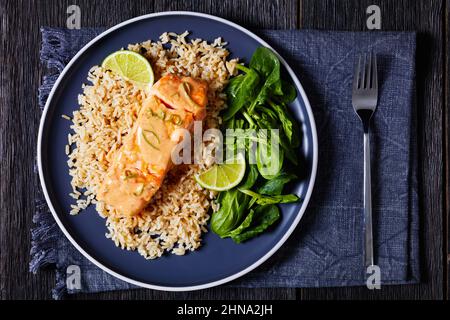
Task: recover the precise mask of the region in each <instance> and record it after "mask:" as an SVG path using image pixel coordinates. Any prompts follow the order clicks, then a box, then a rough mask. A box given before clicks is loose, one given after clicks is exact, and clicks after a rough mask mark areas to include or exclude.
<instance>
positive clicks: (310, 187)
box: [37, 11, 318, 291]
mask: <svg viewBox="0 0 450 320" xmlns="http://www.w3.org/2000/svg"><path fill="white" fill-rule="evenodd" d="M168 15H188V16H197V17H203V18H207V19H211V20H215V21H219V22H221V23H224V24H227V25H230V26H232V27H233V28H236V29H238V30H240V31H242V32H243V33H245V34H247V35H249V36H250V37H252V38H253V39H255V40H256V41H258V42H259V43H261V44H262V45H264V46H266V47H269V48H271V49H272V50H273V48H272V47H271V46H270V45H269V44H268V43H266V42H265V41H264V40H262V39H261V38H260V37H258V36H256V35H255V34H253V33H252V32H250V31H249V30H247V29H245V28H243V27H241V26H239V25H237V24H235V23H233V22H230V21H228V20H225V19H223V18H219V17H216V16H212V15H209V14H204V13H197V12H189V11H166V12H159V13H151V14H147V15H143V16H139V17H136V18H133V19H130V20H127V21H124V22H122V23H119V24H118V25H116V26H114V27H112V28H110V29H108V30H106V31H104V32H103V33H101V34H100V35H98V36H97V37H95V38H94V39H92V40H91V41H90V42H89V43H88V44H86V45H85V46H84V47H83V48H82V49H81V50H80V51H79V52H78V53H77V54H76V55H75V56H74V57H73V58H72V60H70V62H69V63H68V64H67V66H66V67H65V68H64V70H63V71H62V72H61V74H60V75H59V77H58V79H57V80H56V82H55V85H54V86H53V88H52V90H51V91H50V94H49V96H48V99H47V102H46V104H45V108H44V111H43V113H42V118H41V122H40V126H39V135H38V145H37V156H38V157H37V158H38V169H39V177H40V181H41V186H42V189H43V192H44V196H45V199H46V201H47V204H48V205H49V207H50V210H51V212H52V215H53V217H54V218H55V220H56V222H57V224H58V226H59V228H60V229H61V230H62V231H63V233H64V235H65V236H66V237H67V238H68V239H69V241H70V242H71V243H72V244H73V245H74V246H75V248H77V250H78V251H80V252H81V253H82V254H83V255H84V256H85V257H86V258H87V259H89V260H90V261H91V262H92V263H94V264H95V265H96V266H97V267H99V268H101V269H102V270H104V271H106V272H108V273H109V274H111V275H113V276H114V277H116V278H119V279H120V280H123V281H126V282H129V283H131V284H134V285H136V286H140V287H144V288H148V289H155V290H165V291H191V290H200V289H206V288H210V287H214V286H218V285H221V284H224V283H226V282H229V281H232V280H234V279H236V278H239V277H241V276H243V275H244V274H246V273H248V272H250V271H252V270H253V269H255V268H256V267H258V266H259V265H260V264H262V263H263V262H264V261H266V260H267V259H268V258H269V257H271V256H272V255H273V254H274V253H275V252H276V251H277V250H278V249H279V248H280V247H281V246H282V245H283V243H284V242H285V241H286V240H287V239H288V237H289V236H290V235H291V233H292V232H293V231H294V229H295V227H296V226H297V224H298V223H299V221H300V219H301V218H302V216H303V214H304V212H305V210H306V207H307V206H308V202H309V199H310V197H311V193H312V190H313V186H314V182H315V179H316V172H317V158H318V154H317V152H318V142H317V132H316V124H315V121H314V115H313V113H312V110H311V105H310V104H309V101H308V97H307V96H306V93H305V91H304V90H303V87H302V85H301V84H300V81H299V80H298V78H297V76H296V75H295V73H294V71H293V70H292V69H291V67H290V66H289V65H288V64H287V63H286V61H285V60H284V59H283V58H282V57H281V56H280V55H279V54H278V53H277V52H276V51H275V50H274V52H275V53H276V55H277V56H278V58H279V59H280V61H281V63H282V64H283V65H284V67H285V68H286V70H287V71H288V72H289V75H290V76H291V77H292V79H293V80H294V83H295V85H296V87H297V88H298V89H299V91H300V95H301V97H302V100H303V102H304V104H305V107H306V110H307V113H308V117H309V121H310V123H311V131H312V139H313V163H312V172H311V178H310V181H309V185H308V190H307V192H306V196H305V198H304V199H303V203H302V206H301V208H300V212H299V213H298V214H297V217H296V218H295V220H294V222H293V223H292V225H291V226H290V228H289V230H288V231H287V232H286V233H285V234H284V236H283V237H282V238H281V239H280V241H278V243H277V244H276V245H275V246H274V247H273V248H272V249H271V250H270V251H269V252H267V253H266V254H265V255H264V256H263V257H262V258H260V259H259V260H258V261H256V262H255V263H253V264H252V265H251V266H249V267H247V268H245V269H244V270H242V271H240V272H237V273H235V274H233V275H231V276H228V277H226V278H224V279H221V280H217V281H213V282H209V283H205V284H202V285H196V286H185V287H165V286H158V285H152V284H148V283H144V282H140V281H136V280H133V279H130V278H127V277H125V276H123V275H121V274H118V273H117V272H115V271H113V270H111V269H109V268H107V267H106V266H104V265H102V264H101V263H100V262H98V261H97V260H96V259H94V258H93V257H91V256H90V255H89V254H88V253H87V252H86V251H84V250H83V248H81V247H80V245H78V243H77V242H76V241H75V240H74V239H73V238H72V236H71V235H70V234H69V233H68V232H67V230H66V228H65V227H64V225H63V224H62V222H61V220H60V219H59V217H58V215H57V214H56V210H55V208H54V207H53V205H52V203H51V201H50V197H49V194H48V191H47V188H46V185H45V181H44V174H43V170H42V157H41V156H42V155H41V148H42V134H43V128H44V122H45V118H46V115H47V111H48V109H49V106H50V102H51V100H52V98H53V95H54V93H55V91H56V88H57V87H58V85H59V83H60V82H61V80H62V78H63V77H64V75H65V74H66V72H67V71H68V70H69V69H70V67H71V66H72V65H73V64H74V63H75V61H76V60H77V59H78V57H80V56H81V55H82V54H83V52H84V51H86V50H87V49H88V48H89V47H90V46H92V45H93V44H94V43H96V42H97V41H98V40H100V39H101V38H103V37H104V36H106V35H107V34H109V33H111V32H113V31H115V30H117V29H119V28H121V27H123V26H125V25H127V24H130V23H133V22H136V21H139V20H143V19H149V18H155V17H160V16H168Z"/></svg>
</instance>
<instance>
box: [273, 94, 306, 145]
mask: <svg viewBox="0 0 450 320" xmlns="http://www.w3.org/2000/svg"><path fill="white" fill-rule="evenodd" d="M269 105H270V107H271V108H272V110H273V111H274V112H275V113H276V116H277V118H278V119H279V121H280V122H281V127H282V128H283V132H284V134H285V135H286V137H287V138H288V141H289V144H290V146H291V148H296V147H298V146H299V140H298V130H299V129H298V125H297V122H296V121H295V120H294V119H293V118H292V116H291V115H290V114H289V112H288V110H287V108H286V106H285V105H280V104H276V103H274V102H273V101H269Z"/></svg>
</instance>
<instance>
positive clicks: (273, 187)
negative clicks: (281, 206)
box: [247, 172, 297, 196]
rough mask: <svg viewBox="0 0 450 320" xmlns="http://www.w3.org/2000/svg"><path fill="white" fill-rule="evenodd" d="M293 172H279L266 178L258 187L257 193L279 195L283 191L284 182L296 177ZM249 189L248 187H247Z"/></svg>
mask: <svg viewBox="0 0 450 320" xmlns="http://www.w3.org/2000/svg"><path fill="white" fill-rule="evenodd" d="M296 178H297V176H296V175H295V174H291V173H286V172H281V173H280V174H279V175H277V176H276V177H275V178H273V179H271V180H267V181H266V182H265V183H264V184H263V185H262V186H261V187H260V188H259V189H258V193H260V194H265V195H270V196H273V195H280V194H281V193H282V192H283V188H284V186H285V185H286V183H288V182H290V181H292V180H294V179H296ZM247 189H249V188H247Z"/></svg>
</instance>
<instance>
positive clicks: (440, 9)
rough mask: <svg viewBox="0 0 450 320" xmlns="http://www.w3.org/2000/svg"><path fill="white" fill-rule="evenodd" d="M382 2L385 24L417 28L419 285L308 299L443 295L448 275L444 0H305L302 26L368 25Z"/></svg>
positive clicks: (324, 293)
mask: <svg viewBox="0 0 450 320" xmlns="http://www.w3.org/2000/svg"><path fill="white" fill-rule="evenodd" d="M371 4H377V5H378V6H379V7H380V8H381V14H382V29H383V30H397V31H405V30H416V31H418V42H417V64H416V65H417V81H416V86H417V105H418V110H419V117H418V118H419V128H418V130H419V153H420V155H421V159H420V182H419V183H420V185H421V190H420V200H421V204H420V209H421V210H420V212H421V221H420V222H421V237H422V238H421V256H422V257H423V259H422V266H421V267H422V270H423V276H424V278H423V282H422V283H421V284H419V285H409V286H399V287H388V286H385V287H383V288H382V290H377V291H369V290H367V289H365V288H332V289H303V290H300V292H301V297H302V298H304V299H337V298H339V299H420V298H422V299H441V298H442V297H443V295H444V292H443V278H444V272H446V271H444V268H443V267H444V265H445V263H446V262H444V260H445V259H444V258H443V257H444V255H443V253H444V246H445V243H444V241H446V240H444V238H443V231H444V227H445V225H444V223H443V222H444V221H445V220H444V219H445V215H444V201H443V192H444V184H443V165H442V159H443V152H442V150H443V134H442V130H443V110H444V104H443V98H444V93H443V90H444V78H443V72H442V70H443V69H444V49H443V36H444V19H443V17H444V16H443V14H444V1H440V0H439V1H438V0H437V1H429V0H420V1H415V0H398V1H389V0H385V1H372V0H361V1H359V0H358V1H356V0H340V1H335V0H323V1H314V0H303V1H302V6H301V7H300V8H301V9H300V12H301V16H302V21H300V24H301V26H302V27H303V28H316V29H327V30H354V31H362V30H366V20H365V19H366V13H365V12H366V11H365V10H366V8H367V7H368V6H369V5H371Z"/></svg>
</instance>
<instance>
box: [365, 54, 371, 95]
mask: <svg viewBox="0 0 450 320" xmlns="http://www.w3.org/2000/svg"><path fill="white" fill-rule="evenodd" d="M366 64H367V66H366V68H367V71H366V86H365V89H370V88H371V86H372V52H369V58H368V59H367V63H366Z"/></svg>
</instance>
